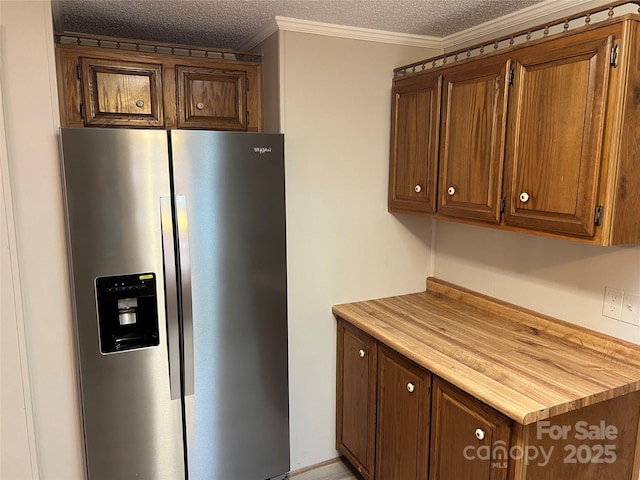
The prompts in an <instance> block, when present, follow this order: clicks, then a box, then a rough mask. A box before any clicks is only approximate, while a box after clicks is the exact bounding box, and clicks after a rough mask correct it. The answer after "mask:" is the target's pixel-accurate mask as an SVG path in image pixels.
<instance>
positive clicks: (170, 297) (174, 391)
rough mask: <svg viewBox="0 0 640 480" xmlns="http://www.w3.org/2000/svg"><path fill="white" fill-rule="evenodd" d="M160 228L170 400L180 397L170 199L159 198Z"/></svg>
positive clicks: (175, 282) (177, 326)
mask: <svg viewBox="0 0 640 480" xmlns="http://www.w3.org/2000/svg"><path fill="white" fill-rule="evenodd" d="M160 222H161V226H162V261H163V264H164V291H165V305H166V315H167V350H168V352H169V389H170V393H171V400H178V399H179V398H180V397H181V395H180V324H179V321H178V283H177V277H176V257H175V253H174V245H175V242H174V238H173V219H172V214H171V197H161V198H160Z"/></svg>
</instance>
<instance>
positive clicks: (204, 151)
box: [171, 130, 289, 480]
mask: <svg viewBox="0 0 640 480" xmlns="http://www.w3.org/2000/svg"><path fill="white" fill-rule="evenodd" d="M171 142H172V162H173V172H174V187H175V195H176V196H177V197H176V198H177V200H176V212H177V213H176V215H177V216H178V217H179V219H178V231H179V233H178V237H179V238H178V243H179V250H180V252H179V255H180V259H181V262H187V263H190V268H189V269H183V271H182V272H181V286H182V305H183V313H184V315H183V323H184V356H185V358H184V365H185V385H184V389H185V410H186V441H187V451H188V472H189V477H190V478H192V479H198V480H201V479H203V480H204V479H229V480H236V479H237V480H262V479H265V478H271V477H276V476H279V475H281V474H283V473H285V472H287V471H288V470H289V423H288V378H287V320H286V318H287V307H286V256H285V199H284V157H283V137H282V136H281V135H266V134H247V133H233V132H208V131H188V130H181V131H175V130H174V131H172V132H171ZM181 205H182V206H181ZM181 210H182V213H181ZM187 241H188V251H187V245H186V244H185V242H187ZM182 266H183V267H184V266H185V265H184V263H183V265H182ZM189 305H191V307H192V308H191V309H190V308H189ZM192 366H194V369H193V371H192V374H191V373H190V369H191V368H192Z"/></svg>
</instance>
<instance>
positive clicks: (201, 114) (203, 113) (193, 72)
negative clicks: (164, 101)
mask: <svg viewBox="0 0 640 480" xmlns="http://www.w3.org/2000/svg"><path fill="white" fill-rule="evenodd" d="M177 75H178V127H179V128H215V129H220V130H246V129H247V122H248V117H247V96H246V89H247V72H246V71H244V70H229V69H227V70H223V69H214V68H196V67H184V66H178V67H177Z"/></svg>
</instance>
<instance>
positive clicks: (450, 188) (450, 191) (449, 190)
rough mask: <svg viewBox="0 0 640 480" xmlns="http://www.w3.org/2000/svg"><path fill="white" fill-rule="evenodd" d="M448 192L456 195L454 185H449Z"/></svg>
mask: <svg viewBox="0 0 640 480" xmlns="http://www.w3.org/2000/svg"><path fill="white" fill-rule="evenodd" d="M447 193H448V194H449V195H455V193H456V189H455V188H454V187H449V188H447Z"/></svg>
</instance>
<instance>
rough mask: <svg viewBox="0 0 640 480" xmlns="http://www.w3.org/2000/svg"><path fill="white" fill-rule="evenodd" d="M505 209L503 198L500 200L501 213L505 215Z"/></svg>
mask: <svg viewBox="0 0 640 480" xmlns="http://www.w3.org/2000/svg"><path fill="white" fill-rule="evenodd" d="M504 209H505V202H504V197H503V198H501V199H500V213H504Z"/></svg>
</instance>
